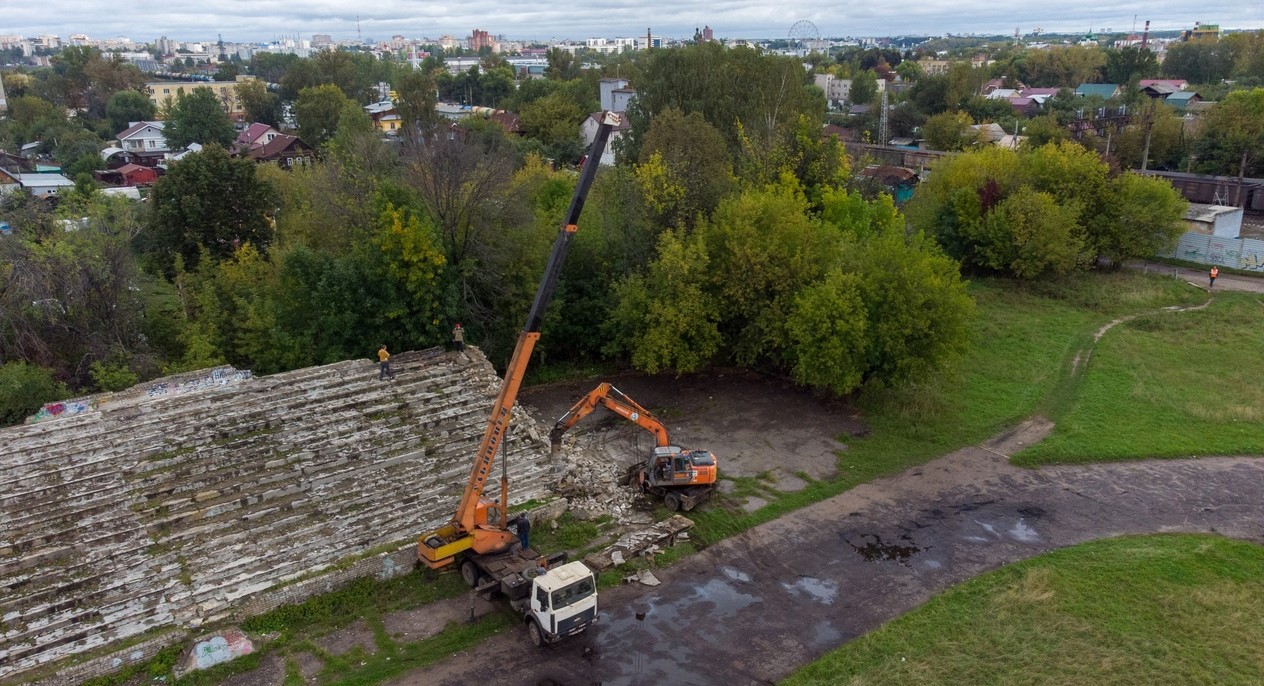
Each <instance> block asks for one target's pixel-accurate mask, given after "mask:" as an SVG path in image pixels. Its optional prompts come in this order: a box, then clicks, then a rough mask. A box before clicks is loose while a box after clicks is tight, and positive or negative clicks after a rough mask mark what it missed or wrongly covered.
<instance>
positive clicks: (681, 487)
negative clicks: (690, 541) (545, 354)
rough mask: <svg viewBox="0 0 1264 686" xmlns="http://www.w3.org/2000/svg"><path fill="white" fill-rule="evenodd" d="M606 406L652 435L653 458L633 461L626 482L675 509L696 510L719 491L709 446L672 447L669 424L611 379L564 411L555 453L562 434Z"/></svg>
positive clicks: (552, 436) (552, 437)
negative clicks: (695, 447) (701, 503)
mask: <svg viewBox="0 0 1264 686" xmlns="http://www.w3.org/2000/svg"><path fill="white" fill-rule="evenodd" d="M598 406H600V407H604V408H606V409H607V410H610V411H611V412H613V413H615V414H617V415H619V416H620V417H623V418H624V419H626V420H628V421H630V422H632V423H634V424H636V425H637V426H639V427H641V428H642V429H645V430H646V431H648V432H650V433H652V434H654V440H655V443H656V445H655V447H654V449H653V450H652V451H651V452H650V455H649V458H648V459H646V460H645V461H643V462H637V463H636V464H634V465H632V467H631V469H629V470H628V473H627V474H626V475H625V476H624V477H623V479H621V483H622V485H627V484H630V483H635V484H636V485H637V486H638V487H639V488H640V489H641V491H642V492H645V493H650V494H652V495H655V496H659V497H661V498H662V499H663V504H664V505H666V506H667V509H669V510H671V511H672V512H676V511H678V510H685V511H688V510H692V509H693V508H694V507H695V506H696V505H697V504H698V503H700V502H702V501H703V500H706V499H707V498H709V497H710V496H711V493H712V492H713V491H714V490H715V478H716V464H715V455H713V454H711V452H710V451H708V450H685V449H684V448H681V447H680V446H677V445H672V442H671V439H670V438H668V436H667V427H665V426H663V423H662V422H661V421H659V420H658V419H657V418H656V417H654V415H652V414H650V413H649V412H648V411H647V410H646V409H645V408H644V407H641V406H640V405H639V404H637V402H636V401H635V400H633V399H632V398H630V397H628V395H627V394H626V393H624V392H623V391H620V390H619V389H617V388H615V387H614V386H612V385H610V384H608V383H601V384H598V386H597V387H596V388H594V389H593V390H591V391H589V392H588V394H587V395H585V396H584V397H583V398H580V399H579V402H577V403H575V404H574V405H572V406H571V409H569V410H567V411H566V414H564V415H562V417H561V418H560V419H558V420H557V423H555V424H554V425H553V430H552V431H550V432H549V443H550V444H552V446H553V452H555V453H556V452H557V451H558V449H559V448H561V446H562V434H565V433H566V432H567V430H569V429H570V428H571V427H573V426H575V425H576V424H578V423H579V421H580V420H581V419H583V418H584V417H587V416H588V415H589V414H592V412H593V410H595V409H597V407H598Z"/></svg>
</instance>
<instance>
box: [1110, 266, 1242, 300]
mask: <svg viewBox="0 0 1264 686" xmlns="http://www.w3.org/2000/svg"><path fill="white" fill-rule="evenodd" d="M1126 266H1127V267H1128V268H1129V269H1135V270H1137V271H1141V272H1146V273H1154V274H1167V275H1169V276H1172V277H1174V278H1177V279H1181V280H1182V281H1188V282H1189V283H1191V284H1193V285H1195V286H1197V287H1199V288H1204V289H1208V278H1207V269H1210V268H1211V267H1207V268H1206V269H1193V268H1191V267H1174V266H1172V265H1170V264H1163V263H1160V262H1129V263H1128V264H1127V265H1126ZM1208 290H1213V289H1208ZM1214 290H1217V291H1248V292H1251V293H1264V275H1261V276H1238V275H1237V274H1226V273H1223V272H1222V273H1221V274H1220V276H1217V277H1216V286H1215V288H1214Z"/></svg>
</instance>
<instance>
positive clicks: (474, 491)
mask: <svg viewBox="0 0 1264 686" xmlns="http://www.w3.org/2000/svg"><path fill="white" fill-rule="evenodd" d="M619 120H620V115H619V114H616V113H614V112H606V113H604V114H603V115H602V120H601V124H600V126H598V127H597V136H596V138H595V139H594V140H593V144H592V148H591V150H590V151H589V153H588V160H587V162H586V163H585V164H584V168H583V170H582V171H581V172H580V174H579V182H578V183H577V184H576V185H575V194H574V195H573V196H572V197H571V205H570V208H569V209H568V210H567V212H566V219H565V221H564V222H563V224H562V228H561V230H560V231H558V235H557V239H556V240H555V241H554V242H553V252H552V253H551V254H550V255H549V262H548V266H547V267H546V268H545V271H544V276H543V277H542V278H541V280H540V285H539V288H538V289H537V290H536V294H535V301H534V302H533V303H532V304H531V311H530V312H529V313H528V315H527V324H526V326H524V327H523V328H522V331H521V332H520V333H519V334H518V343H517V345H516V346H514V352H513V356H512V357H511V358H510V360H509V367H508V368H506V369H505V379H504V381H503V382H502V384H501V387H500V393H499V394H498V395H497V396H496V402H495V403H494V404H493V405H492V412H491V416H490V417H489V418H488V420H487V428H486V430H484V432H483V439H482V441H481V442H480V443H479V446H478V453H477V454H476V455H475V457H474V464H473V466H472V467H471V469H470V475H469V478H468V479H467V481H466V484H465V492H464V493H463V494H462V496H461V503H460V505H458V506H457V510H456V514H455V515H454V516H453V518H452V520H451V521H450V522H448V524H447V525H445V526H443V527H440V528H439V529H437V530H435V531H431V532H428V533H425V534H422V535H421V537H420V539H419V540H418V542H417V556H418V558H419V559H420V560H421V561H422V562H424V563H425V564H426V565H427V566H429V567H431V568H437V567H442V566H444V565H447V564H451V563H452V562H453V560H454V559H455V556H456V555H457V554H458V553H461V552H463V551H465V550H471V549H472V550H474V552H477V553H481V554H486V553H493V552H498V551H501V550H505V549H507V548H508V547H509V546H510V545H511V544H512V543H513V541H514V535H513V534H512V533H510V532H509V531H508V530H507V529H506V528H505V527H506V525H507V521H506V517H505V515H506V512H507V511H506V509H505V508H506V507H507V506H508V502H507V497H508V494H507V493H503V492H502V493H501V501H502V502H500V503H494V502H489V501H487V500H486V499H484V498H483V489H484V488H486V486H487V479H488V478H489V477H490V476H491V471H492V465H493V464H494V463H495V459H496V451H497V450H498V449H499V448H500V445H501V443H502V442H503V441H504V439H505V433H506V431H507V430H508V429H509V419H510V415H511V414H512V412H513V406H514V403H516V402H517V399H518V388H519V387H520V386H521V385H522V378H523V376H524V375H525V374H526V371H527V363H528V362H529V361H530V360H531V352H532V351H533V350H534V349H535V344H536V341H538V340H540V323H541V322H542V321H543V319H544V311H545V309H546V308H547V307H548V305H549V301H550V300H552V299H553V291H554V289H555V288H556V287H557V279H558V276H559V275H560V274H561V272H562V264H563V262H565V260H566V253H567V252H568V251H569V249H570V244H571V239H572V238H574V236H575V232H576V231H578V230H579V226H578V221H579V215H580V213H581V212H582V211H583V209H584V201H585V200H586V199H587V197H588V189H589V188H590V187H591V186H592V182H593V177H595V176H596V175H597V168H598V167H599V166H601V156H602V155H603V154H604V153H605V149H606V142H607V141H608V140H609V139H610V132H611V131H612V130H613V129H614V127H615V126H618V124H619ZM502 490H504V489H502ZM497 510H499V517H494V518H493V517H489V511H492V512H495V511H497Z"/></svg>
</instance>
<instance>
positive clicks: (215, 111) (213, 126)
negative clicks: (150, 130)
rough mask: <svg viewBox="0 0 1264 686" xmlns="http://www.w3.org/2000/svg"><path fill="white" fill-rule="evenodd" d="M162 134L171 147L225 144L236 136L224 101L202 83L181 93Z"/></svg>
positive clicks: (225, 146)
mask: <svg viewBox="0 0 1264 686" xmlns="http://www.w3.org/2000/svg"><path fill="white" fill-rule="evenodd" d="M162 135H163V137H164V138H166V139H167V145H168V146H169V147H171V148H172V149H179V148H186V147H188V146H189V144H190V143H200V144H202V145H218V146H220V147H224V148H227V147H228V146H230V145H232V143H233V140H234V139H236V138H237V132H236V130H235V129H234V128H233V122H232V120H231V119H229V118H228V113H227V112H226V111H225V110H224V105H223V104H222V103H221V102H220V100H219V97H217V96H216V95H215V91H212V90H211V89H210V88H206V87H205V86H200V87H198V88H194V89H193V90H192V91H191V92H189V93H183V94H181V95H180V97H179V98H178V99H177V100H176V104H175V108H174V110H173V111H172V113H171V118H170V119H169V120H168V121H167V123H166V125H165V126H164V127H163V130H162Z"/></svg>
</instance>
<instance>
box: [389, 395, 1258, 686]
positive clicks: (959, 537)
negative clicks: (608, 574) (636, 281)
mask: <svg viewBox="0 0 1264 686" xmlns="http://www.w3.org/2000/svg"><path fill="white" fill-rule="evenodd" d="M1047 429H1048V426H1047V425H1046V424H1045V423H1043V422H1041V421H1040V420H1034V421H1031V422H1028V423H1026V424H1024V425H1022V426H1020V427H1018V428H1017V429H1015V430H1014V431H1011V432H1009V433H1008V434H1006V435H1004V436H1002V437H999V438H997V439H996V440H995V441H993V442H992V443H989V444H987V445H984V446H979V447H973V448H967V449H963V450H960V451H958V452H955V453H952V454H950V455H947V456H944V457H941V458H939V459H936V460H934V461H933V462H930V463H928V464H926V465H924V466H922V467H916V468H913V469H910V470H908V471H906V472H904V473H902V474H899V475H896V476H892V477H888V478H883V479H879V480H877V481H874V482H872V483H868V484H864V485H862V486H859V487H857V488H855V489H852V490H851V491H848V492H846V493H843V494H841V495H839V496H837V497H835V498H832V499H830V500H828V501H825V502H821V503H818V504H816V505H813V506H811V507H808V508H805V509H803V510H800V511H798V512H795V513H793V514H791V515H788V516H786V517H782V518H781V519H778V520H776V521H773V522H769V523H768V524H765V525H763V526H760V527H758V528H756V529H753V530H750V531H748V532H746V533H745V534H742V535H740V536H737V537H734V538H732V539H729V540H726V541H724V542H722V543H720V544H718V545H715V546H712V547H710V548H708V549H707V550H705V551H703V552H702V553H700V554H698V555H695V556H693V557H691V558H689V559H687V560H685V561H684V562H682V563H680V564H678V565H676V566H674V567H672V568H670V569H667V570H664V571H662V572H661V573H660V575H659V576H660V578H661V579H662V580H663V585H662V586H659V587H657V588H646V587H643V586H623V587H620V588H617V589H613V590H611V591H608V592H603V594H602V603H603V609H602V612H603V616H602V620H601V623H600V624H599V625H598V626H597V627H595V628H594V629H592V630H590V631H589V632H588V634H587V635H585V636H583V637H581V638H579V639H578V640H574V641H571V642H568V643H563V644H560V645H558V646H555V647H552V648H548V649H545V650H537V649H535V648H533V647H531V646H530V645H529V644H528V643H527V642H526V640H525V637H524V635H522V634H519V633H517V632H515V633H514V634H513V635H507V636H500V637H497V638H495V639H493V640H492V641H491V642H489V643H486V644H484V645H481V646H479V647H478V648H477V649H475V651H473V652H474V653H475V654H471V655H464V654H459V655H456V656H454V657H452V658H450V659H448V660H445V661H443V662H441V663H439V664H438V665H435V666H434V667H432V668H429V669H426V670H422V671H419V672H416V673H414V674H412V675H410V676H409V677H408V678H405V679H400V680H397V681H395V682H393V683H395V684H401V685H402V684H417V685H420V684H477V683H485V684H524V685H532V686H535V685H551V686H589V685H592V684H602V685H603V686H616V685H637V684H681V685H684V684H722V685H724V686H738V685H741V684H768V683H775V682H776V681H778V680H780V679H782V678H784V677H785V676H787V675H788V674H789V673H790V672H791V671H792V670H794V669H795V668H796V667H798V666H800V665H802V664H805V663H807V662H810V661H812V660H814V659H816V658H817V657H819V656H820V655H821V654H823V653H824V652H826V651H828V650H830V649H832V648H835V647H837V646H839V645H841V644H842V643H844V642H846V641H848V640H850V639H852V638H854V637H856V636H859V635H860V634H862V633H864V632H867V631H870V630H872V629H874V628H876V627H877V626H879V625H880V624H882V623H883V622H885V621H887V620H890V619H892V618H894V617H897V616H899V615H900V614H903V613H905V612H907V611H909V610H911V609H913V608H914V607H916V606H917V605H919V604H921V603H923V602H925V601H926V600H927V599H929V598H930V597H931V596H932V595H934V594H936V593H939V592H941V591H943V590H945V589H946V588H948V587H949V586H951V585H953V584H956V583H958V582H960V581H962V580H965V579H968V578H971V577H973V576H976V575H978V574H981V573H984V572H987V571H989V570H992V569H996V568H997V567H999V566H1001V565H1004V564H1007V563H1010V562H1014V561H1016V560H1020V559H1023V558H1027V557H1031V556H1033V555H1037V554H1039V553H1043V552H1046V551H1049V550H1053V549H1055V548H1059V547H1063V546H1068V545H1074V544H1076V543H1082V542H1085V541H1089V540H1093V539H1097V538H1102V537H1108V536H1118V535H1122V534H1140V533H1154V532H1218V533H1221V534H1224V535H1227V536H1232V537H1235V538H1243V539H1249V540H1254V541H1259V542H1264V460H1258V459H1252V458H1210V459H1202V460H1171V461H1147V462H1131V463H1121V464H1104V465H1092V466H1075V467H1052V468H1045V469H1040V470H1027V469H1020V468H1017V467H1012V466H1010V465H1009V464H1008V461H1007V459H1006V455H1008V454H1009V453H1011V452H1013V451H1016V450H1017V449H1019V448H1020V447H1022V446H1023V445H1026V444H1030V443H1031V442H1033V441H1035V440H1038V439H1039V438H1040V437H1041V436H1043V434H1044V432H1046V431H1047ZM638 617H642V618H643V619H638ZM488 656H495V659H488Z"/></svg>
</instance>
